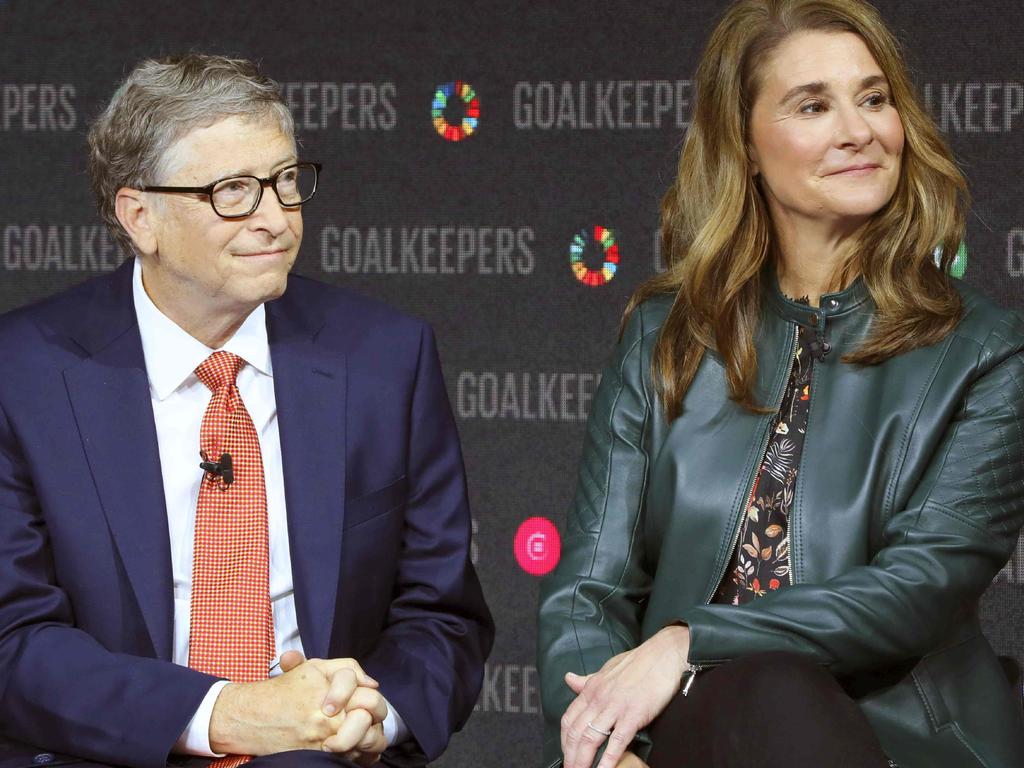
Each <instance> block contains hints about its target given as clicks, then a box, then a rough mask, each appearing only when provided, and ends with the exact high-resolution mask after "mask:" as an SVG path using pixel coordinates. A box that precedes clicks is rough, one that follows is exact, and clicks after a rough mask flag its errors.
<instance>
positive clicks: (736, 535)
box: [698, 325, 800, 669]
mask: <svg viewBox="0 0 1024 768" xmlns="http://www.w3.org/2000/svg"><path fill="white" fill-rule="evenodd" d="M799 343H800V326H799V325H796V326H795V329H794V331H793V346H792V348H791V350H790V354H789V366H788V367H787V368H786V374H785V376H786V379H785V381H784V382H783V385H782V386H781V387H780V388H779V396H778V398H777V400H776V402H775V412H776V413H778V411H779V409H780V408H781V407H782V401H783V399H784V398H785V396H786V382H788V381H789V377H790V375H791V374H792V371H793V362H794V361H795V360H796V354H797V350H798V349H799ZM771 423H772V422H771V419H769V420H768V424H767V425H766V426H765V430H764V439H763V440H762V441H761V450H760V452H759V453H758V454H757V463H756V464H755V465H754V468H753V473H752V476H751V478H750V490H749V491H747V495H746V496H745V497H744V498H745V500H746V503H745V504H744V505H743V506H742V507H740V513H739V515H738V516H737V518H736V528H735V530H734V532H733V536H732V545H731V546H730V547H729V550H728V551H729V553H730V555H729V556H728V557H727V559H726V561H725V564H724V565H723V566H722V571H721V572H720V573H719V574H718V578H717V579H716V580H715V582H714V586H713V587H712V588H711V594H709V595H708V596H707V597H705V598H704V605H710V604H711V598H713V597H714V596H715V592H716V591H717V590H718V586H719V585H720V584H721V583H722V579H723V578H725V571H726V569H727V568H728V567H729V562H730V561H731V553H732V552H735V551H736V544H737V543H738V542H739V540H740V531H741V530H743V515H745V514H746V513H747V510H748V509H749V508H750V504H751V502H753V500H754V499H753V497H754V489H755V488H756V486H757V476H758V474H759V473H760V470H761V465H762V464H764V454H765V451H767V450H768V442H769V441H770V440H771V429H770V427H771ZM792 556H793V553H792V548H790V557H791V558H792ZM792 572H793V568H792V562H791V563H790V573H792ZM698 669H700V667H698Z"/></svg>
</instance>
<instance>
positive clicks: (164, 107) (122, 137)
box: [89, 53, 295, 253]
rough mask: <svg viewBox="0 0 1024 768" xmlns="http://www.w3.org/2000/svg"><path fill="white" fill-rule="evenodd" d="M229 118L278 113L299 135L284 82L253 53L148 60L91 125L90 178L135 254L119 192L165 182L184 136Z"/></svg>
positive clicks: (111, 224)
mask: <svg viewBox="0 0 1024 768" xmlns="http://www.w3.org/2000/svg"><path fill="white" fill-rule="evenodd" d="M227 117H245V118H251V119H253V120H265V119H268V118H270V119H276V120H277V123H278V125H279V126H280V127H281V130H282V131H283V132H284V133H286V134H287V135H288V136H290V137H292V140H293V141H294V137H295V125H294V122H293V121H292V115H291V112H290V111H289V110H288V107H287V105H286V104H285V103H284V100H283V99H282V97H281V87H280V85H278V83H276V82H275V81H273V80H271V79H270V78H269V77H266V76H265V75H263V74H261V73H260V71H259V69H258V68H257V66H256V65H255V64H254V63H252V62H251V61H247V60H245V59H229V58H227V57H224V56H211V55H208V54H202V53H188V54H185V55H183V56H171V57H168V58H164V59H147V60H145V61H143V62H142V63H140V64H139V65H138V66H136V67H135V69H133V70H132V71H131V72H130V73H129V74H128V76H127V77H126V78H125V79H124V82H122V83H121V85H120V86H118V88H117V90H116V91H115V92H114V95H113V96H112V97H111V99H110V104H108V105H107V108H106V109H104V110H103V112H102V113H101V114H100V115H99V117H97V118H96V120H95V122H94V123H93V124H92V126H91V127H90V129H89V176H90V179H91V183H92V190H93V193H94V194H95V195H96V200H97V203H98V205H99V209H100V215H101V217H102V218H103V221H104V223H105V224H106V225H107V227H108V228H109V229H110V231H111V233H112V234H113V235H114V236H115V237H116V238H117V240H118V241H119V242H120V243H121V245H122V246H123V247H124V248H125V250H126V251H127V252H128V253H131V252H132V251H133V246H132V241H131V238H130V237H129V236H128V233H127V232H126V231H125V229H124V227H122V226H121V223H120V222H119V221H118V220H117V215H116V213H115V211H114V201H115V200H116V197H117V190H119V189H121V188H122V187H131V188H134V189H139V188H141V187H144V186H146V185H150V184H159V183H160V181H161V180H162V179H161V177H162V176H163V175H164V174H166V173H168V167H167V166H168V164H169V162H170V153H169V151H168V150H170V148H171V146H172V145H173V144H174V143H175V142H176V141H177V140H178V139H180V138H182V137H183V136H184V135H186V134H187V133H189V132H190V131H193V130H195V129H197V128H205V127H207V126H210V125H213V124H214V123H216V122H218V121H219V120H222V119H224V118H227Z"/></svg>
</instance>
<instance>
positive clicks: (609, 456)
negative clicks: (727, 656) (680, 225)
mask: <svg viewBox="0 0 1024 768" xmlns="http://www.w3.org/2000/svg"><path fill="white" fill-rule="evenodd" d="M652 334H653V331H651V332H649V333H648V332H646V331H645V328H644V322H643V313H642V309H639V310H637V311H636V312H634V313H633V315H632V317H631V318H630V321H629V323H628V324H627V327H626V329H625V332H624V333H623V337H622V340H621V341H620V343H619V345H618V347H617V349H616V351H615V353H614V354H613V356H612V358H611V360H610V362H609V363H608V365H607V366H606V367H605V370H604V373H603V375H602V377H601V384H600V386H599V387H598V390H597V393H596V395H595V397H594V406H593V408H592V410H591V414H590V418H589V421H588V423H587V436H586V439H585V442H584V447H583V456H582V458H581V460H580V470H579V479H578V482H577V486H576V495H575V499H574V501H573V504H572V507H571V508H570V510H569V517H568V521H567V523H566V530H565V537H564V539H563V542H562V558H561V561H560V562H559V564H558V567H557V568H556V570H555V571H554V572H553V573H552V574H551V575H550V576H549V577H547V578H546V579H545V580H544V582H542V584H541V595H540V615H539V619H538V630H539V631H538V664H539V672H540V682H541V697H542V705H543V711H544V724H545V727H544V752H545V764H547V763H550V762H551V761H552V760H553V759H555V758H556V757H558V756H560V755H561V750H560V745H559V720H560V719H561V717H562V715H563V714H564V713H565V710H566V709H567V708H568V706H569V704H570V703H572V701H573V699H574V698H575V695H574V694H573V693H572V691H571V690H570V689H569V687H568V686H567V685H566V684H565V682H564V680H563V676H564V675H565V673H566V672H575V673H577V674H581V675H586V674H591V673H593V672H597V671H598V670H600V669H601V667H602V666H603V665H604V663H605V662H606V661H608V659H610V658H611V657H612V656H615V655H616V654H619V653H622V652H623V651H627V650H629V649H631V648H634V647H636V646H637V645H639V643H640V622H641V617H642V615H643V613H642V606H643V601H644V599H645V598H646V597H647V595H648V593H649V592H650V589H651V575H650V574H649V573H648V572H647V571H646V570H645V568H644V564H643V561H644V544H643V540H642V536H643V533H642V531H643V526H642V525H641V522H642V511H643V506H644V500H645V498H646V493H647V477H648V466H649V463H650V426H651V419H652V407H651V401H650V398H649V397H648V395H647V392H646V389H645V373H646V372H645V368H646V366H647V362H646V361H647V360H648V359H649V358H648V356H646V355H644V354H643V350H644V343H645V340H646V339H653V338H654V336H653V335H652ZM623 542H627V546H623ZM638 738H639V740H640V741H641V742H646V736H645V735H642V734H641V735H640V736H639V737H638ZM634 750H635V751H636V750H637V748H636V747H634ZM639 751H641V752H642V750H639Z"/></svg>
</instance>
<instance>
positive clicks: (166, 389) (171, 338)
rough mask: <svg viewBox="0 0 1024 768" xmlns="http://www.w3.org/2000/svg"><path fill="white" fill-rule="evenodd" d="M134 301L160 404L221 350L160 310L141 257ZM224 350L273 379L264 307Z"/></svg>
mask: <svg viewBox="0 0 1024 768" xmlns="http://www.w3.org/2000/svg"><path fill="white" fill-rule="evenodd" d="M132 299H133V300H134V302H135V316H136V317H137V318H138V321H139V335H140V336H141V337H142V353H143V355H144V356H145V359H146V373H147V375H148V376H149V386H150V389H151V390H152V391H153V393H154V394H155V395H156V398H157V399H158V400H165V399H166V398H167V397H169V396H170V395H171V393H173V392H174V391H175V390H176V389H178V387H180V386H181V385H182V384H184V383H186V382H187V381H188V378H189V376H194V375H195V369H196V368H198V367H199V365H200V364H201V363H202V362H203V361H204V360H205V359H206V358H208V357H209V356H210V355H211V354H213V353H214V352H216V351H217V350H215V349H211V348H210V347H208V346H206V345H205V344H203V342H201V341H199V340H198V339H196V338H194V337H193V336H190V335H189V334H188V333H187V332H186V331H185V330H184V329H182V328H181V327H180V326H179V325H178V324H177V323H175V322H174V321H173V320H171V319H170V318H169V317H167V315H165V314H164V313H163V312H161V311H160V310H159V309H158V308H157V306H156V304H154V303H153V300H152V299H151V298H149V294H147V293H146V289H145V288H144V287H143V285H142V262H141V261H140V260H139V259H138V258H137V257H136V259H135V266H134V272H133V275H132ZM221 349H222V350H224V351H226V352H231V353H232V354H235V355H238V356H239V357H240V358H242V359H243V360H245V362H246V363H248V364H249V365H251V366H252V367H253V368H255V369H256V370H257V371H258V372H259V373H260V374H263V375H265V376H271V377H273V375H274V373H273V367H272V365H271V362H270V344H269V342H268V340H267V322H266V310H265V309H264V306H263V305H262V304H260V305H259V306H258V307H256V309H254V310H253V311H252V312H250V313H249V316H248V317H246V318H245V321H244V322H243V323H242V326H241V327H240V328H239V329H238V330H237V331H235V335H234V336H232V337H231V338H230V339H228V341H227V342H226V343H225V344H224V346H223V347H221Z"/></svg>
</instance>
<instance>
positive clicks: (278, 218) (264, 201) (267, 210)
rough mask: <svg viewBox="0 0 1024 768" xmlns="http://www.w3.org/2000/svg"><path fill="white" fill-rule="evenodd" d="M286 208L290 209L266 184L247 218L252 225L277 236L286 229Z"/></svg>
mask: <svg viewBox="0 0 1024 768" xmlns="http://www.w3.org/2000/svg"><path fill="white" fill-rule="evenodd" d="M288 210H291V209H290V208H285V207H284V206H283V205H281V201H280V200H278V199H277V193H276V192H274V189H273V187H271V186H270V185H266V186H264V188H263V197H262V198H261V199H260V203H259V205H257V206H256V210H255V211H253V212H252V213H251V214H250V215H249V220H250V222H252V225H253V226H254V227H262V228H263V229H266V230H267V231H268V232H270V233H271V234H272V235H274V237H277V236H278V235H280V234H282V233H283V232H284V231H285V230H286V229H288V216H287V214H286V212H287V211H288Z"/></svg>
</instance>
